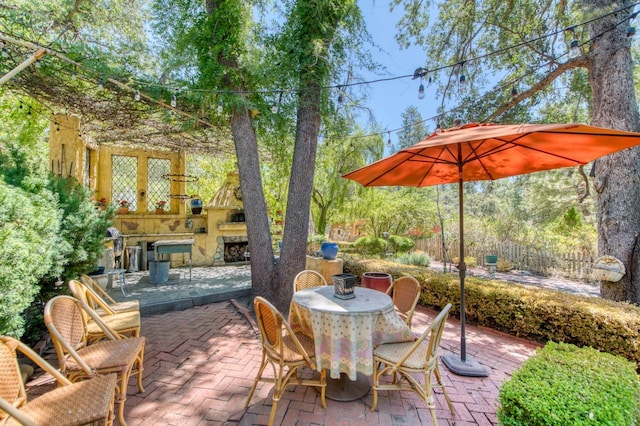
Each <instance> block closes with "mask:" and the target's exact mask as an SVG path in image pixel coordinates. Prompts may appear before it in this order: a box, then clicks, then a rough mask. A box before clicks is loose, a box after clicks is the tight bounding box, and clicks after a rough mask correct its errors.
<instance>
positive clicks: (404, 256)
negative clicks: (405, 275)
mask: <svg viewBox="0 0 640 426" xmlns="http://www.w3.org/2000/svg"><path fill="white" fill-rule="evenodd" d="M391 260H392V261H393V262H397V263H404V264H405V265H415V266H429V265H430V264H431V259H430V258H429V255H428V254H427V253H425V252H420V253H418V252H415V251H414V252H410V253H401V254H398V255H396V256H393V258H392V259H391Z"/></svg>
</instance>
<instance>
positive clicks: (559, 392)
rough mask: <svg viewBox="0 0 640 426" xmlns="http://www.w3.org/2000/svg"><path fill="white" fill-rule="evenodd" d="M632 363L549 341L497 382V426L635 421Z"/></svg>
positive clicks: (637, 396)
mask: <svg viewBox="0 0 640 426" xmlns="http://www.w3.org/2000/svg"><path fill="white" fill-rule="evenodd" d="M635 369H636V366H635V364H634V363H632V362H630V361H628V360H626V359H624V358H622V357H620V356H614V355H611V354H607V353H602V352H599V351H597V350H595V349H593V348H587V347H585V348H578V347H576V346H574V345H568V344H563V343H560V344H558V343H554V342H549V343H547V344H546V345H545V347H544V348H541V349H538V351H537V353H536V354H535V355H534V356H533V357H531V358H529V359H528V360H527V361H525V362H524V363H523V364H522V366H521V367H520V368H519V369H518V370H516V371H515V372H514V373H513V375H512V376H511V378H510V379H508V380H507V381H505V382H504V383H503V384H502V386H501V387H500V394H499V398H498V399H499V402H500V408H499V409H498V413H497V414H498V420H499V422H500V424H501V425H530V426H538V425H540V426H542V425H549V426H555V425H557V426H564V425H577V424H594V425H596V424H597V425H620V426H624V425H629V426H630V425H638V424H640V411H639V404H640V384H639V382H638V377H637V375H636V371H635Z"/></svg>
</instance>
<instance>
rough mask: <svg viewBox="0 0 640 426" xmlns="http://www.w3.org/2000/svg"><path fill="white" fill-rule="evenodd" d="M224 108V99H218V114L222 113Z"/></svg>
mask: <svg viewBox="0 0 640 426" xmlns="http://www.w3.org/2000/svg"><path fill="white" fill-rule="evenodd" d="M222 111H223V108H222V99H220V100H219V101H218V114H222Z"/></svg>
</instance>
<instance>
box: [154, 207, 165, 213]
mask: <svg viewBox="0 0 640 426" xmlns="http://www.w3.org/2000/svg"><path fill="white" fill-rule="evenodd" d="M156 214H164V209H160V208H156Z"/></svg>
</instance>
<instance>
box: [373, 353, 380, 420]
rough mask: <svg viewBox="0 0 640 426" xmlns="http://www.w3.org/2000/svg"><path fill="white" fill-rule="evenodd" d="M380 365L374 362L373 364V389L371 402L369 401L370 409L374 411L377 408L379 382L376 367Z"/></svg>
mask: <svg viewBox="0 0 640 426" xmlns="http://www.w3.org/2000/svg"><path fill="white" fill-rule="evenodd" d="M379 367H380V363H374V366H373V385H372V386H371V387H372V389H373V402H372V403H371V411H375V410H376V408H378V385H379V384H380V383H379V381H380V376H379V371H378V368H379Z"/></svg>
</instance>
